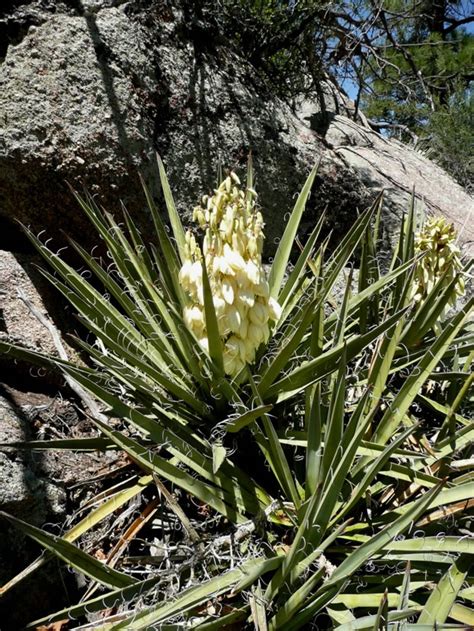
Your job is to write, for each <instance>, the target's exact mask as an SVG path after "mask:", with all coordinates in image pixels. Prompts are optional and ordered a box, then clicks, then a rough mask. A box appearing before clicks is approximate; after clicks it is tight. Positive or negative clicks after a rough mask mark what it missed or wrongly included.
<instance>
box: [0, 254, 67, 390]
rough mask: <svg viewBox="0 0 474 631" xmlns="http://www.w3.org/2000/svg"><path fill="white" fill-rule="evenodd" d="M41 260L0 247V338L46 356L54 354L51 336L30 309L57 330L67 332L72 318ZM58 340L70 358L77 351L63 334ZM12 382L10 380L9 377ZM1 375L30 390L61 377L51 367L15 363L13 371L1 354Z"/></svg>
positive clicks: (56, 384)
mask: <svg viewBox="0 0 474 631" xmlns="http://www.w3.org/2000/svg"><path fill="white" fill-rule="evenodd" d="M40 265H42V266H43V267H44V263H43V262H42V260H41V258H40V257H39V256H36V255H34V254H24V253H20V254H17V253H13V252H8V251H5V250H0V338H2V339H7V340H9V341H11V342H14V343H20V344H22V345H25V346H27V347H28V348H31V349H32V350H35V351H39V352H41V353H45V354H48V355H56V356H57V354H58V353H57V350H56V347H55V344H54V341H53V338H52V336H51V334H50V332H49V331H48V329H47V328H45V326H44V325H43V324H42V323H41V322H40V321H39V320H38V318H37V317H36V316H35V315H34V314H33V312H32V309H34V310H35V311H37V312H38V314H40V315H41V316H43V317H44V318H45V319H46V320H47V321H48V322H49V323H50V325H52V326H54V327H55V328H56V329H57V330H58V332H59V331H62V332H66V331H68V330H69V331H70V330H71V328H72V326H74V323H73V318H72V317H71V314H70V312H69V310H68V308H67V306H66V305H63V304H62V301H61V300H60V294H59V292H57V291H55V290H54V289H53V288H52V287H51V285H50V283H49V282H48V281H47V280H46V279H45V278H44V277H43V276H42V275H41V273H40V272H39V270H38V266H40ZM61 342H62V344H63V346H64V347H65V349H66V351H67V354H68V356H69V357H70V358H75V359H77V353H76V352H75V351H74V350H73V349H72V348H71V347H70V346H69V345H68V343H67V341H66V340H65V338H64V335H63V336H62V339H61ZM12 377H15V378H14V379H13V382H12V381H11V378H12ZM0 378H1V379H2V380H3V381H4V382H5V381H6V382H8V383H11V385H16V384H17V383H18V380H21V382H22V383H23V385H25V384H28V385H29V387H31V388H32V389H38V388H40V389H41V388H44V385H45V383H47V384H50V385H53V386H58V385H60V384H62V383H63V382H64V380H63V378H62V377H61V376H59V375H57V374H55V373H53V372H52V371H51V370H46V369H44V368H39V367H31V366H29V365H26V364H23V363H22V362H16V363H15V368H14V370H12V361H11V359H10V358H9V357H0Z"/></svg>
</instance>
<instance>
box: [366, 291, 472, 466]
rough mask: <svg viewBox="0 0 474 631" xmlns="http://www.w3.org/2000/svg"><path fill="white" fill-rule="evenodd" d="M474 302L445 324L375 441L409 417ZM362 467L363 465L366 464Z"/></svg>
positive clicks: (387, 414)
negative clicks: (423, 387)
mask: <svg viewBox="0 0 474 631" xmlns="http://www.w3.org/2000/svg"><path fill="white" fill-rule="evenodd" d="M473 305H474V299H471V300H470V301H469V302H468V304H466V305H465V306H464V307H463V308H462V309H461V310H460V311H459V313H457V314H456V316H455V317H454V318H453V319H452V320H451V321H450V322H448V323H447V324H446V325H445V327H444V329H443V331H442V332H441V334H440V335H439V336H438V337H437V338H436V339H435V341H434V342H433V344H432V345H431V346H430V347H429V348H428V350H427V351H426V353H425V354H424V355H423V357H422V358H421V360H420V361H419V362H418V364H417V366H416V367H415V369H414V370H413V372H412V374H411V375H410V377H409V378H408V379H407V380H406V381H405V383H404V384H403V386H402V387H401V389H400V391H399V392H398V394H397V395H396V396H395V398H394V399H393V401H392V402H391V403H389V405H388V408H387V411H386V412H385V414H384V416H383V418H382V420H381V421H380V424H379V426H378V428H377V430H376V432H375V436H374V439H373V440H374V442H378V443H381V444H384V443H385V442H386V441H387V440H388V439H389V438H390V437H391V436H393V434H394V432H395V431H396V429H397V427H398V425H399V424H400V423H401V422H402V420H403V418H404V417H405V414H406V413H407V411H408V409H409V407H410V405H411V404H412V403H413V401H414V399H415V398H416V396H417V395H418V393H419V391H420V388H421V386H422V385H423V384H424V383H425V381H426V380H427V379H428V377H429V376H430V374H431V372H432V371H433V370H434V368H435V367H436V365H437V364H438V362H439V361H440V359H441V358H442V357H443V355H444V353H445V351H446V349H447V348H448V347H449V345H450V344H451V342H452V340H453V339H454V338H455V337H456V335H457V334H458V332H459V331H460V329H461V328H462V326H463V324H464V322H465V321H466V319H467V317H468V315H469V313H470V311H471V310H472V307H473ZM364 464H365V462H364ZM360 466H363V465H362V463H361V465H360Z"/></svg>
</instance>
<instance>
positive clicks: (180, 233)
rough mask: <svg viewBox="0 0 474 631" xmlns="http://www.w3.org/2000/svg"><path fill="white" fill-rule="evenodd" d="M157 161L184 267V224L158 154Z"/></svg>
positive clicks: (172, 227)
mask: <svg viewBox="0 0 474 631" xmlns="http://www.w3.org/2000/svg"><path fill="white" fill-rule="evenodd" d="M156 159H157V162H158V169H159V171H160V180H161V188H162V189H163V195H164V197H165V204H166V208H167V210H168V217H169V219H170V224H171V229H172V230H173V236H174V238H175V241H176V245H177V248H178V254H179V258H180V261H181V265H182V264H183V263H184V261H185V245H186V240H185V233H184V228H183V224H182V223H181V218H180V216H179V213H178V211H177V210H176V206H175V203H174V199H173V194H172V193H171V188H170V185H169V182H168V177H167V175H166V171H165V167H164V165H163V162H162V160H161V158H160V156H159V155H158V154H156Z"/></svg>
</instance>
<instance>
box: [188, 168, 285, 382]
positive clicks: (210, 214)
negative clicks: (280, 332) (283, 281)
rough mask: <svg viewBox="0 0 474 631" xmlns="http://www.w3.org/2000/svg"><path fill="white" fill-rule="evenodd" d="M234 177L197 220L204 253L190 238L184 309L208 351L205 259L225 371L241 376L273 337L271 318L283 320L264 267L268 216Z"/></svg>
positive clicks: (206, 204)
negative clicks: (265, 225)
mask: <svg viewBox="0 0 474 631" xmlns="http://www.w3.org/2000/svg"><path fill="white" fill-rule="evenodd" d="M239 185H240V182H239V179H238V178H237V176H236V175H235V174H231V175H230V176H229V177H228V178H226V179H225V180H224V182H222V184H221V185H220V186H219V188H218V189H217V190H216V191H215V192H214V195H213V196H211V197H208V196H204V197H203V198H202V206H200V207H199V206H198V207H196V208H195V209H194V213H193V218H194V220H195V221H197V222H198V223H199V225H200V227H201V228H202V229H203V230H204V231H205V236H204V241H203V245H202V252H201V249H200V248H199V245H198V244H197V243H196V239H195V237H194V235H192V234H191V233H190V232H188V233H187V234H186V249H185V256H186V260H185V262H184V264H183V266H182V268H181V270H180V273H179V281H180V283H181V285H182V287H183V289H184V290H185V292H186V294H187V295H188V298H189V300H190V304H189V305H188V306H186V307H185V309H184V313H183V316H184V320H185V322H186V325H187V326H188V327H189V328H190V329H191V330H192V331H193V332H194V333H195V335H196V336H197V337H198V339H199V343H200V345H201V346H202V347H203V348H204V349H205V350H206V351H208V346H209V344H208V339H207V334H206V319H205V315H204V309H203V305H204V296H203V293H204V292H203V284H202V262H201V261H202V257H204V260H205V261H206V268H207V273H208V275H209V284H210V287H211V292H212V299H213V303H214V309H215V312H216V317H217V325H218V329H219V335H220V336H221V338H222V341H223V359H224V370H225V372H226V373H227V374H228V375H231V376H233V377H235V376H237V374H238V373H239V372H241V370H242V369H243V368H244V367H245V365H246V364H250V363H252V362H253V361H254V360H255V354H256V350H257V348H258V347H259V346H260V345H261V344H262V343H264V342H266V341H267V340H268V338H269V336H270V327H269V319H271V320H272V321H277V320H278V319H279V318H280V317H281V308H280V305H279V304H278V303H277V302H276V300H274V299H273V298H271V297H270V289H269V286H268V282H267V280H266V278H265V273H264V270H263V266H262V260H261V252H262V246H263V238H264V235H263V225H264V224H263V218H262V215H261V213H260V212H258V211H256V209H255V198H256V194H255V193H252V194H250V192H249V191H247V193H244V192H243V191H242V190H241V189H240V188H239Z"/></svg>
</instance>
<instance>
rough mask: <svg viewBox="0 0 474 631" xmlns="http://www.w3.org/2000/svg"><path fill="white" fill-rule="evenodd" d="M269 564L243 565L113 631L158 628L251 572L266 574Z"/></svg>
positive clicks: (254, 561)
mask: <svg viewBox="0 0 474 631" xmlns="http://www.w3.org/2000/svg"><path fill="white" fill-rule="evenodd" d="M266 561H267V559H263V558H261V557H260V558H256V559H251V560H250V561H247V562H246V563H244V564H242V565H241V566H240V567H239V568H236V569H234V570H230V571H229V572H225V573H223V574H221V575H220V576H216V577H215V578H212V579H211V580H209V581H207V582H205V583H203V584H201V585H197V586H196V587H191V588H189V589H186V590H185V591H184V592H182V594H180V595H179V596H178V597H177V598H175V599H173V600H172V601H171V602H165V603H164V604H163V603H158V604H157V605H154V606H152V607H149V608H147V609H145V610H143V611H141V612H138V613H137V612H133V614H132V615H131V616H129V617H127V618H126V619H125V620H124V621H123V622H120V623H119V624H117V625H115V626H114V627H113V631H119V629H127V631H135V630H136V631H139V630H141V629H153V628H157V627H158V625H159V623H163V622H165V621H166V620H169V619H170V618H172V617H173V616H175V615H176V614H181V613H183V612H186V611H189V610H190V609H193V608H194V607H198V606H199V605H202V604H204V603H206V602H207V601H208V600H210V599H211V598H217V597H218V596H220V595H221V594H224V593H226V592H227V591H229V590H230V589H232V588H233V587H235V585H237V584H238V583H239V581H242V580H243V578H244V577H245V576H246V574H247V573H248V572H255V570H257V571H258V568H260V570H261V571H264V570H265V568H266V567H267V565H266Z"/></svg>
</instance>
